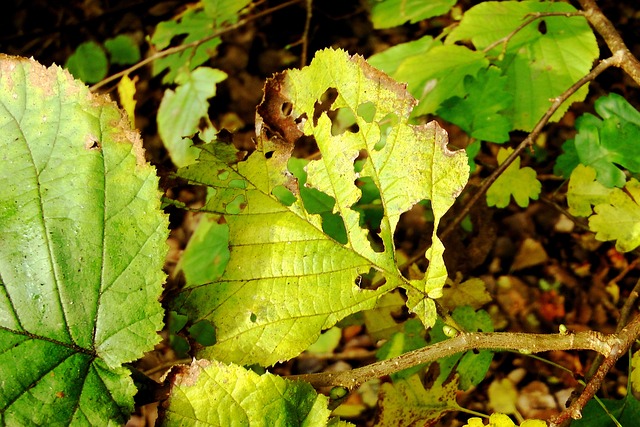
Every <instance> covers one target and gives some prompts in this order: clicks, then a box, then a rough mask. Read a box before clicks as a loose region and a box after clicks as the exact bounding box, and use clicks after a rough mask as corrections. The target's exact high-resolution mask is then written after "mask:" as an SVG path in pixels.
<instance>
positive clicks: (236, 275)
mask: <svg viewBox="0 0 640 427" xmlns="http://www.w3.org/2000/svg"><path fill="white" fill-rule="evenodd" d="M331 92H333V93H334V94H335V96H333V97H331V98H330V99H332V101H331V100H329V99H328V98H327V96H328V95H327V94H329V93H331ZM321 103H325V104H324V105H327V104H330V105H328V106H327V107H328V108H330V109H332V110H338V109H348V110H350V112H351V114H353V116H354V117H355V120H356V126H357V128H356V129H351V130H345V131H343V132H342V133H337V134H334V133H333V132H332V127H333V126H332V122H331V119H330V118H329V115H328V114H327V113H325V112H323V110H322V109H321V108H319V105H320V104H321ZM415 103H416V101H415V100H414V99H413V98H412V97H411V96H410V95H409V94H408V93H407V92H406V90H405V87H404V85H402V84H399V83H397V82H395V81H393V80H392V79H390V78H389V77H388V76H386V75H384V74H383V73H382V72H380V71H379V70H376V69H375V68H373V67H371V66H370V65H369V64H367V62H366V61H365V60H364V59H363V58H362V57H360V56H353V57H351V56H349V55H348V54H347V53H346V52H344V51H341V50H330V49H327V50H323V51H319V52H318V53H317V54H316V57H315V58H314V59H313V61H312V63H311V65H309V66H308V67H305V68H303V69H302V70H290V71H287V72H285V73H281V74H276V75H275V76H274V77H273V78H272V79H270V80H269V81H268V82H267V85H266V87H265V97H264V100H263V102H262V103H261V104H260V106H259V107H258V114H259V116H258V117H257V119H256V131H257V132H256V133H257V135H258V137H257V143H258V144H257V149H256V151H254V152H253V153H252V154H251V155H250V156H249V157H247V158H246V159H242V160H241V161H239V162H234V160H235V161H237V158H236V154H235V153H234V149H233V148H232V147H229V146H225V145H224V144H222V143H214V144H209V145H205V146H204V147H203V150H202V152H201V154H200V158H199V162H197V163H195V164H193V165H190V166H188V167H186V168H184V169H182V170H181V171H180V172H179V173H180V175H181V176H183V177H185V178H187V179H189V180H190V181H191V182H194V183H201V184H205V185H207V186H208V187H209V194H210V197H209V199H208V201H207V204H206V206H205V209H206V210H209V211H213V212H217V213H220V214H222V215H224V219H225V221H226V223H227V225H228V227H229V249H230V254H231V256H230V260H229V263H228V265H227V268H226V270H225V272H224V274H223V275H222V277H220V278H219V279H218V280H216V281H213V282H212V283H209V284H204V285H202V286H198V287H195V286H194V287H189V286H187V287H186V288H185V289H184V291H183V292H182V294H181V296H180V298H178V299H177V301H176V308H177V309H178V311H180V312H181V313H185V314H189V316H190V318H191V319H192V321H196V320H199V319H202V318H206V319H208V320H209V321H211V322H212V323H213V324H214V325H215V327H216V332H217V340H218V341H217V343H216V344H215V345H214V346H212V347H208V348H206V349H204V350H203V353H202V354H201V355H203V356H206V357H211V358H215V359H217V360H223V361H227V362H234V363H239V364H251V363H260V364H263V365H271V364H273V363H275V362H277V361H279V360H284V359H288V358H292V357H295V356H296V355H298V354H299V353H300V352H302V351H303V350H305V349H306V348H307V347H308V346H309V345H311V344H312V343H313V342H314V341H315V340H316V339H317V337H318V336H319V334H320V332H321V331H322V330H325V329H328V328H330V327H331V326H333V325H334V324H335V323H336V322H338V321H339V320H341V319H343V318H344V317H346V316H348V315H350V314H353V313H356V312H359V311H362V310H367V309H371V308H373V307H374V306H375V304H376V302H377V300H378V298H379V297H380V296H381V295H382V294H384V293H386V292H389V291H391V290H393V289H395V288H397V287H403V288H405V289H406V290H407V294H408V296H409V304H408V305H409V308H410V309H411V310H413V311H415V312H417V313H418V314H419V316H420V319H421V320H422V322H423V323H424V324H425V325H427V326H431V325H432V324H433V322H434V321H435V318H436V311H435V307H434V304H433V301H432V300H431V298H435V297H439V296H440V295H441V293H442V286H443V285H444V281H445V279H446V277H447V272H446V268H445V265H444V262H443V259H442V253H443V251H444V246H443V245H442V242H441V241H440V240H439V239H438V237H437V235H436V234H435V232H434V234H433V236H432V241H433V246H432V247H431V248H430V250H429V252H428V253H427V256H428V258H429V261H430V262H429V268H428V270H427V271H426V273H425V277H424V279H421V280H407V279H406V278H404V276H403V275H402V274H401V273H400V271H399V270H398V267H397V262H396V258H395V256H396V255H395V253H396V251H395V248H394V243H393V234H394V231H395V228H396V224H397V223H398V220H399V218H400V215H401V214H402V213H403V212H406V211H407V210H409V209H410V208H411V207H412V206H413V205H415V204H416V203H418V202H419V201H421V200H423V199H428V200H430V201H431V206H432V207H433V213H434V230H437V228H438V223H439V221H440V219H441V218H442V215H444V213H445V212H446V211H447V209H448V208H449V207H450V206H451V204H452V203H453V201H454V200H455V198H456V196H457V195H458V194H459V192H460V191H461V189H462V188H463V186H464V185H465V183H466V181H467V178H468V173H469V172H468V170H469V169H468V165H467V159H466V155H465V153H464V152H463V151H457V152H451V151H449V150H448V149H447V148H446V145H447V137H446V133H445V132H444V131H443V130H442V129H441V128H440V127H439V126H438V125H437V124H436V123H435V122H432V123H430V124H426V125H417V126H416V125H412V124H410V123H409V116H410V114H411V110H412V108H413V106H414V105H415ZM390 119H391V120H390ZM382 122H392V123H393V124H392V125H391V126H390V127H389V128H388V130H389V131H388V133H384V134H383V133H382V132H381V131H380V127H381V123H382ZM305 140H307V141H308V140H314V141H315V143H316V144H317V146H318V149H319V151H320V154H321V157H320V158H319V159H317V160H311V161H309V162H308V163H307V165H306V166H305V167H304V172H306V174H307V177H306V184H305V185H306V187H305V188H306V190H310V189H313V190H314V192H315V196H314V197H316V196H320V195H323V198H324V199H326V201H327V203H323V206H325V207H326V209H325V210H323V211H322V212H317V211H315V210H314V211H313V213H312V212H309V210H308V203H306V202H305V197H307V196H308V195H309V193H310V192H309V191H302V189H301V188H300V187H299V181H298V178H296V177H295V176H294V174H293V173H292V171H291V170H289V166H288V165H289V164H290V162H289V160H290V159H291V153H292V151H293V148H294V145H295V144H296V142H299V141H305ZM357 158H360V159H362V160H359V162H358V164H359V167H361V169H360V170H359V172H356V171H355V169H354V167H355V166H354V163H355V160H356V159H357ZM229 163H231V164H229ZM298 172H300V171H297V172H296V173H298ZM298 176H300V179H302V175H300V174H299V173H298ZM358 179H366V180H368V182H370V183H371V184H372V185H375V186H376V187H377V188H378V189H379V190H380V191H379V192H380V206H381V209H383V210H384V216H383V218H382V220H381V222H380V226H379V227H380V230H379V232H377V231H372V230H368V229H365V228H362V227H361V225H360V212H358V211H357V210H356V209H354V205H355V204H356V203H357V202H358V201H359V199H360V198H361V197H362V191H361V190H360V188H359V187H358V185H357V180H358ZM305 195H307V196H305ZM329 201H330V203H329ZM307 202H308V200H307ZM336 230H337V231H336ZM372 234H377V236H375V238H376V239H377V240H378V243H374V244H372V242H371V240H372V237H374V236H372ZM370 269H374V270H376V271H377V272H378V273H379V274H380V275H381V276H383V277H384V278H385V279H386V283H385V284H384V285H383V286H380V287H378V288H376V289H366V288H364V287H360V283H361V280H360V276H362V275H365V274H368V273H369V271H370Z"/></svg>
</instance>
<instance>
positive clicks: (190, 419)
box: [164, 360, 330, 427]
mask: <svg viewBox="0 0 640 427" xmlns="http://www.w3.org/2000/svg"><path fill="white" fill-rule="evenodd" d="M328 400H329V399H328V398H327V397H326V396H323V395H321V394H317V393H316V391H315V390H314V389H313V387H311V386H310V385H309V384H308V383H305V382H294V381H289V380H286V379H283V378H281V377H279V376H277V375H272V374H269V373H266V374H264V375H258V374H256V373H255V372H253V371H249V370H246V369H244V368H242V367H240V366H236V365H225V364H223V363H220V362H209V361H207V360H198V361H194V362H193V363H192V364H191V365H190V366H189V367H184V368H183V369H182V370H181V371H180V372H179V373H178V374H176V375H175V377H174V378H173V386H172V391H171V395H170V397H169V401H168V405H167V409H166V418H165V420H164V425H166V426H172V425H193V423H194V422H195V421H197V422H198V423H200V424H201V425H212V426H213V425H252V426H253V425H255V426H265V427H266V426H285V425H291V426H309V427H316V426H317V427H320V426H322V427H324V426H326V425H327V421H328V419H329V414H330V411H329V410H328V409H327V403H328Z"/></svg>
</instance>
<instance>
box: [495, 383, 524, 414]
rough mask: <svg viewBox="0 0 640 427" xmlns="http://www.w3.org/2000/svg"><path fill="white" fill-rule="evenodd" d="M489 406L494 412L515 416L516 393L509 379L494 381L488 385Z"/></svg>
mask: <svg viewBox="0 0 640 427" xmlns="http://www.w3.org/2000/svg"><path fill="white" fill-rule="evenodd" d="M488 394H489V406H491V407H492V408H493V409H494V410H495V411H496V412H504V413H507V414H515V413H516V412H517V409H516V401H517V400H518V391H517V390H516V388H515V387H514V385H513V383H512V382H511V380H510V379H509V378H502V379H500V380H494V381H493V382H492V383H491V385H489V393H488Z"/></svg>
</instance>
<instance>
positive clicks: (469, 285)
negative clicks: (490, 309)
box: [438, 277, 492, 311]
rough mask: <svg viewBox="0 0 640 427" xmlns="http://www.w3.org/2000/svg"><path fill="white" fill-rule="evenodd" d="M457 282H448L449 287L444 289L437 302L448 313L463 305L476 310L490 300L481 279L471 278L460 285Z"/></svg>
mask: <svg viewBox="0 0 640 427" xmlns="http://www.w3.org/2000/svg"><path fill="white" fill-rule="evenodd" d="M459 280H460V279H458V280H456V281H449V283H448V284H449V286H446V287H445V288H444V294H443V295H442V298H440V299H439V300H438V302H439V303H440V304H441V305H442V306H443V307H445V308H446V309H448V310H449V311H453V310H454V309H455V308H456V307H460V306H463V305H468V306H470V307H472V308H474V309H476V310H477V309H478V308H480V307H482V306H483V305H485V304H486V303H488V302H489V301H491V300H492V298H491V295H489V292H487V285H486V284H485V283H484V281H483V280H482V279H479V278H477V277H472V278H471V279H469V280H465V281H464V282H462V283H460V282H459Z"/></svg>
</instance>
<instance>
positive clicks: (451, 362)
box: [429, 306, 493, 390]
mask: <svg viewBox="0 0 640 427" xmlns="http://www.w3.org/2000/svg"><path fill="white" fill-rule="evenodd" d="M451 316H452V317H453V320H455V322H456V323H457V324H458V325H459V326H461V327H463V328H464V330H465V331H467V332H478V331H479V332H493V322H492V321H491V317H490V316H489V314H488V313H487V312H486V311H484V310H478V311H475V310H474V309H473V308H471V307H468V306H462V307H457V308H456V309H455V310H454V311H453V312H452V313H451ZM445 326H446V325H445V324H444V322H442V320H440V319H438V321H437V322H436V324H435V326H434V327H433V328H432V329H431V330H430V331H429V344H435V343H437V342H441V341H445V340H447V339H449V337H448V336H447V335H446V334H445V333H444V327H445ZM492 358H493V352H491V351H489V350H480V351H478V352H474V351H468V352H465V353H457V354H453V355H451V356H448V357H444V358H442V359H439V360H438V362H437V363H438V365H439V366H440V374H439V376H438V380H439V381H445V380H446V379H447V378H449V376H450V375H451V372H452V371H453V370H454V369H456V372H457V375H458V376H459V385H460V388H461V389H463V390H466V389H469V388H470V387H471V386H474V385H478V384H479V383H480V381H482V380H483V379H484V377H485V376H486V374H487V371H488V370H489V366H490V364H491V360H492Z"/></svg>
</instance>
